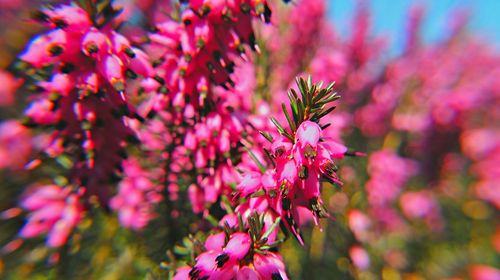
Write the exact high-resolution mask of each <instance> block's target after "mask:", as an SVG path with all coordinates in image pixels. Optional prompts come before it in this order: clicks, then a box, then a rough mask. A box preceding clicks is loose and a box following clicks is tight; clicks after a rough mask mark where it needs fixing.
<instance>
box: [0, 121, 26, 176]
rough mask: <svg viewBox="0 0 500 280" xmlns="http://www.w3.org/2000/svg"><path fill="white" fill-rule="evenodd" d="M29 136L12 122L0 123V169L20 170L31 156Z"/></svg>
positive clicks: (22, 127)
mask: <svg viewBox="0 0 500 280" xmlns="http://www.w3.org/2000/svg"><path fill="white" fill-rule="evenodd" d="M31 141H32V140H31V134H30V132H29V131H28V129H26V128H25V127H24V126H22V125H21V124H20V123H18V122H17V121H14V120H10V121H4V122H2V123H0V169H4V168H9V169H20V168H22V167H23V166H24V165H25V164H26V163H27V162H28V159H29V156H30V155H31V149H32V143H31Z"/></svg>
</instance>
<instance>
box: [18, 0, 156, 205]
mask: <svg viewBox="0 0 500 280" xmlns="http://www.w3.org/2000/svg"><path fill="white" fill-rule="evenodd" d="M117 12H118V11H116V10H114V9H113V7H112V6H111V4H109V5H108V6H106V7H104V8H102V11H96V12H95V13H93V14H89V13H88V12H87V11H86V10H85V9H83V8H81V7H79V6H76V5H62V6H58V7H55V8H45V9H43V10H40V11H38V12H37V13H35V14H34V18H35V19H36V20H37V21H39V22H41V23H42V24H44V25H45V26H46V27H48V28H49V29H50V31H48V32H47V33H44V34H41V35H38V36H37V37H36V38H35V39H34V40H32V42H31V43H30V44H29V45H28V47H27V48H26V50H25V51H24V52H23V53H22V54H21V55H20V57H19V58H20V60H21V62H22V63H20V64H19V68H20V69H21V70H23V71H24V72H25V73H27V74H28V75H30V78H33V79H34V90H35V91H36V93H34V94H33V95H32V102H31V104H30V105H29V107H28V108H27V109H26V111H25V116H26V120H25V123H26V124H27V125H29V126H38V127H46V128H50V129H53V132H52V133H51V138H52V139H51V141H48V143H47V147H45V148H44V150H47V151H48V150H50V151H51V152H50V154H49V155H50V156H51V157H57V156H59V155H61V154H64V153H65V152H68V151H70V150H71V151H72V150H73V149H75V148H76V149H77V152H75V153H74V154H73V155H71V156H75V158H74V159H72V161H73V160H74V164H73V166H72V174H71V176H70V177H71V181H72V182H75V183H76V184H79V185H82V186H85V187H86V188H88V192H87V195H97V196H98V197H99V199H100V200H101V201H102V202H104V203H105V202H106V201H107V200H108V199H109V196H110V191H109V190H106V188H105V187H103V185H106V184H108V183H109V182H110V181H109V179H110V176H111V175H112V174H113V173H115V172H116V167H117V166H119V165H120V162H121V160H122V154H123V153H124V147H125V145H126V143H127V139H129V138H130V137H133V132H132V131H131V130H130V128H129V127H128V125H127V120H126V119H125V118H123V117H124V116H127V117H134V116H135V113H134V109H133V108H132V107H131V105H130V104H129V102H128V100H127V98H126V96H125V87H126V78H127V76H130V77H136V76H137V75H141V76H143V77H148V76H150V75H151V74H152V67H151V66H150V65H149V62H148V60H147V56H146V54H145V53H144V52H142V51H141V50H140V49H138V48H135V47H132V46H131V44H130V43H129V41H128V40H127V39H126V38H125V37H124V36H122V35H121V34H119V33H117V32H116V31H114V29H113V24H114V22H113V17H114V15H115V14H116V13H117Z"/></svg>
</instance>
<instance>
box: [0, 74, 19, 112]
mask: <svg viewBox="0 0 500 280" xmlns="http://www.w3.org/2000/svg"><path fill="white" fill-rule="evenodd" d="M0 85H2V86H1V87H0V107H2V106H10V105H13V104H14V101H15V100H16V96H15V94H16V90H17V88H18V87H19V86H20V81H19V80H16V79H15V78H14V77H13V76H12V75H11V74H10V73H9V72H6V71H4V70H0Z"/></svg>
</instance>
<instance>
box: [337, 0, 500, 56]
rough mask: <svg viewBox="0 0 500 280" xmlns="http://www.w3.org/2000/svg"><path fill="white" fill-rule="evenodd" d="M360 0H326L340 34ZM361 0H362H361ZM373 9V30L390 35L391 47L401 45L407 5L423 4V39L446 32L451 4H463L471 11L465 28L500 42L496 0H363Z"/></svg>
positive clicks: (431, 39) (434, 38)
mask: <svg viewBox="0 0 500 280" xmlns="http://www.w3.org/2000/svg"><path fill="white" fill-rule="evenodd" d="M357 1H360V0H329V18H330V19H331V20H332V21H333V22H334V24H335V25H336V26H337V30H339V31H340V33H341V35H342V34H346V32H349V30H350V27H349V25H350V22H351V18H352V13H353V10H354V6H355V3H356V2H357ZM361 1H363V0H361ZM364 1H365V2H366V3H368V4H369V5H370V7H371V9H372V12H373V24H374V30H373V31H374V32H376V33H383V34H388V35H389V36H390V37H391V38H393V40H392V41H391V42H392V51H394V52H397V51H398V50H399V49H401V47H402V44H403V42H404V31H405V28H406V16H407V12H408V9H409V8H410V7H412V6H413V5H415V4H420V3H421V4H424V6H425V7H426V16H425V19H424V30H423V32H424V34H423V38H424V41H425V42H434V41H438V40H439V39H440V38H443V36H445V35H446V26H447V20H448V18H449V15H450V12H451V11H453V10H454V9H455V8H467V9H468V10H469V11H470V12H471V22H470V24H469V28H470V30H471V31H472V32H474V33H476V34H477V35H479V36H480V37H482V38H485V39H487V40H488V41H493V42H495V45H496V47H497V48H499V46H500V0H364Z"/></svg>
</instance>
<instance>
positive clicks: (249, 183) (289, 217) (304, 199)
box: [237, 78, 348, 243]
mask: <svg viewBox="0 0 500 280" xmlns="http://www.w3.org/2000/svg"><path fill="white" fill-rule="evenodd" d="M297 85H298V87H299V90H300V94H301V99H299V97H298V95H297V93H295V91H294V90H293V89H292V90H291V91H290V93H289V97H290V103H291V111H292V116H293V117H290V116H289V113H288V111H287V109H286V107H285V106H284V105H283V110H284V113H285V115H286V117H287V120H288V123H289V126H290V132H289V131H288V130H286V129H285V128H284V127H283V126H282V125H280V124H279V123H278V122H277V121H276V120H275V119H273V122H274V123H275V124H276V126H277V128H278V131H279V135H278V136H277V137H275V138H274V137H272V136H271V134H269V133H267V134H266V133H263V136H264V137H265V138H266V139H268V140H269V141H270V142H271V146H270V148H269V150H267V153H268V156H269V158H270V160H271V161H272V163H273V168H272V169H269V170H266V171H265V172H263V170H261V172H257V171H254V172H248V173H247V174H246V175H245V176H244V177H243V179H242V181H241V182H240V183H239V184H238V186H237V190H238V194H239V195H242V196H249V195H255V194H257V193H258V192H264V195H265V198H266V199H267V200H268V203H269V205H270V206H271V208H272V209H273V210H274V211H275V212H276V213H277V214H278V215H279V216H280V217H281V218H282V219H283V221H284V223H285V225H286V226H287V228H289V229H290V230H291V231H292V232H293V234H294V235H295V236H296V237H297V238H298V240H299V241H300V242H301V243H303V240H302V237H301V236H300V230H299V228H298V225H299V224H300V215H299V209H300V208H305V209H308V210H309V211H310V212H311V213H312V215H313V217H314V221H315V223H316V224H317V225H318V224H319V218H323V217H328V214H327V212H326V209H325V207H324V206H323V202H322V200H321V196H320V193H321V189H320V188H321V182H322V181H327V182H330V183H332V184H339V185H341V182H340V180H339V179H338V176H337V174H336V171H337V166H336V164H335V163H334V160H338V159H341V158H343V157H344V156H345V155H346V154H347V153H348V149H347V147H345V146H344V145H342V144H340V143H338V142H336V141H334V140H331V139H328V138H326V137H324V135H323V129H324V128H326V127H327V126H323V127H322V126H320V124H319V123H318V122H319V121H320V119H321V118H322V117H323V116H325V115H327V114H328V113H329V112H331V111H332V110H333V109H334V108H335V107H331V108H328V109H326V105H327V104H329V103H330V102H332V101H335V100H336V99H338V96H337V95H336V93H333V84H331V85H329V86H328V87H326V88H324V89H321V85H313V84H312V82H311V80H308V82H307V83H306V81H305V80H303V79H302V78H299V79H298V80H297Z"/></svg>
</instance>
